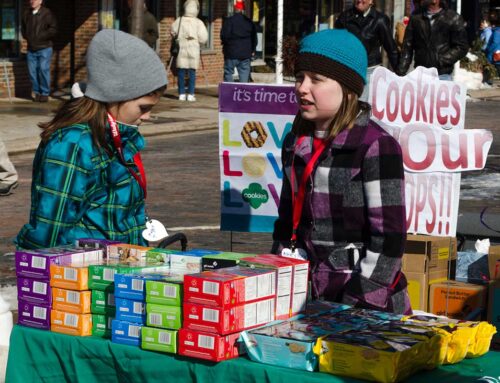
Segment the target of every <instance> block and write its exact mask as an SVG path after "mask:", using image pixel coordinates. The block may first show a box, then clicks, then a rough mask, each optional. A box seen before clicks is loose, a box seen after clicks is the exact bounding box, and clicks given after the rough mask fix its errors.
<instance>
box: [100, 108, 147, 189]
mask: <svg viewBox="0 0 500 383" xmlns="http://www.w3.org/2000/svg"><path fill="white" fill-rule="evenodd" d="M108 122H109V127H110V128H111V137H113V144H114V146H115V148H116V151H117V152H118V156H119V157H120V160H121V162H122V163H123V164H124V165H125V166H126V167H127V169H128V171H129V172H130V174H132V177H134V178H135V179H136V181H137V183H138V184H139V186H140V187H141V189H142V191H143V192H144V198H146V194H147V193H146V172H145V171H144V165H143V164H142V158H141V153H137V154H135V155H134V163H135V165H136V166H137V168H138V169H139V173H140V175H139V174H137V173H136V172H134V171H133V170H132V169H131V168H130V166H129V165H128V164H127V162H126V161H125V158H124V157H123V147H122V138H121V136H120V131H119V130H118V124H117V123H116V120H115V119H114V117H113V116H112V115H111V114H109V113H108Z"/></svg>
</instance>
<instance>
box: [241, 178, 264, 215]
mask: <svg viewBox="0 0 500 383" xmlns="http://www.w3.org/2000/svg"><path fill="white" fill-rule="evenodd" d="M242 196H243V200H244V201H245V202H248V204H249V205H250V206H251V207H252V208H254V209H258V208H259V207H260V205H262V204H264V203H266V202H267V201H268V200H269V194H268V193H267V191H266V190H264V189H262V186H261V185H260V184H258V183H251V184H250V185H248V188H247V189H244V190H243V193H242Z"/></svg>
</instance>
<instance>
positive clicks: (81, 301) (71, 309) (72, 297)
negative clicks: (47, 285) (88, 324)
mask: <svg viewBox="0 0 500 383" xmlns="http://www.w3.org/2000/svg"><path fill="white" fill-rule="evenodd" d="M91 301H92V293H91V292H90V291H89V290H85V291H75V290H66V289H59V288H57V287H54V288H53V289H52V308H53V309H54V310H59V311H65V312H68V313H75V314H90V303H91Z"/></svg>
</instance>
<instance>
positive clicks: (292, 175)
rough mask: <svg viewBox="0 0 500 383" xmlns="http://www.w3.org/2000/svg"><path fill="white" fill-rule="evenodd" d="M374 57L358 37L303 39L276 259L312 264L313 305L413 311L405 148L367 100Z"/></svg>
mask: <svg viewBox="0 0 500 383" xmlns="http://www.w3.org/2000/svg"><path fill="white" fill-rule="evenodd" d="M367 61H368V59H367V54H366V50H365V48H364V47H363V44H362V43H361V42H360V41H359V40H358V39H357V38H356V37H355V36H354V35H353V34H352V33H350V32H348V31H346V30H341V29H329V30H324V31H321V32H317V33H314V34H312V35H309V36H307V37H306V38H304V39H303V40H302V42H301V45H300V48H299V54H298V58H297V61H296V63H295V78H296V80H295V94H296V97H297V100H298V103H299V108H300V110H299V113H298V114H297V116H296V117H295V120H294V122H293V126H292V131H291V132H290V133H289V134H288V135H287V136H286V137H285V140H284V144H283V149H282V161H283V170H284V172H283V173H284V176H283V187H282V189H281V199H280V204H279V209H278V214H279V218H278V220H277V221H276V223H275V227H274V233H273V239H274V245H273V249H272V252H273V253H275V254H281V255H283V256H290V254H292V255H295V256H300V257H303V258H306V259H308V260H309V262H310V264H311V266H310V270H311V282H312V295H313V298H314V299H318V298H325V299H327V300H331V301H335V302H342V303H346V304H349V305H353V306H356V307H363V308H371V309H377V310H382V311H389V312H395V313H411V308H410V301H409V298H408V294H407V288H406V286H407V282H406V278H405V276H404V275H403V274H402V272H401V258H402V256H403V251H404V245H405V240H406V213H405V196H404V169H403V157H402V153H401V148H400V146H399V144H398V143H397V141H396V140H395V139H394V138H393V137H392V136H391V135H390V134H388V133H387V132H386V131H385V130H384V129H382V128H381V127H380V126H378V125H377V124H376V123H375V122H374V121H373V120H371V119H370V106H369V105H368V104H367V103H364V102H359V101H358V97H359V96H360V95H361V94H362V93H363V87H364V85H365V84H366V70H367Z"/></svg>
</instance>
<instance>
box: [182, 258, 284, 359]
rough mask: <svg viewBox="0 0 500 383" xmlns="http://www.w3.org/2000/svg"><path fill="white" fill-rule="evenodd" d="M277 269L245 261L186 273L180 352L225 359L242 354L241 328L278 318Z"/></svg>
mask: <svg viewBox="0 0 500 383" xmlns="http://www.w3.org/2000/svg"><path fill="white" fill-rule="evenodd" d="M275 303H276V271H275V270H270V269H251V268H244V267H240V266H235V267H229V268H224V269H218V270H214V271H205V272H202V273H198V274H189V275H185V276H184V304H183V309H184V315H183V318H184V323H183V328H181V329H180V330H179V354H180V355H184V356H189V357H195V358H201V359H207V360H212V361H221V360H225V359H231V358H235V357H237V356H239V355H240V353H241V351H240V347H239V346H238V343H237V340H238V338H239V335H240V332H241V331H243V330H245V329H249V328H254V327H257V326H260V325H263V324H266V323H268V322H271V321H273V320H274V319H275Z"/></svg>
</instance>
